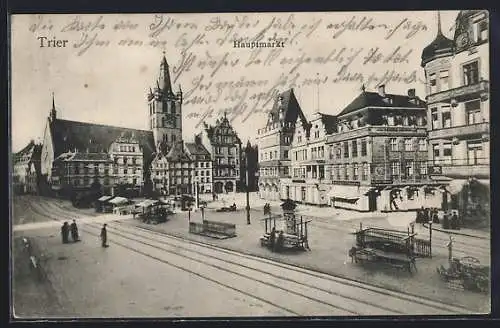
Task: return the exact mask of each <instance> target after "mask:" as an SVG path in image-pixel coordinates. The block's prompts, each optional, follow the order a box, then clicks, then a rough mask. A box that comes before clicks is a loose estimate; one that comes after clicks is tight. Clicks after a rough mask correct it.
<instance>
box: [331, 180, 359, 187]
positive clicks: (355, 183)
mask: <svg viewBox="0 0 500 328" xmlns="http://www.w3.org/2000/svg"><path fill="white" fill-rule="evenodd" d="M332 182H333V184H336V185H343V186H359V185H360V183H359V181H341V180H338V181H337V180H333V181H332Z"/></svg>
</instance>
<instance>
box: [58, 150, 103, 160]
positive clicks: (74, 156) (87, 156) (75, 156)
mask: <svg viewBox="0 0 500 328" xmlns="http://www.w3.org/2000/svg"><path fill="white" fill-rule="evenodd" d="M56 160H62V161H91V162H109V161H111V156H110V155H109V154H108V153H80V152H76V153H63V154H61V155H59V156H58V157H57V158H56Z"/></svg>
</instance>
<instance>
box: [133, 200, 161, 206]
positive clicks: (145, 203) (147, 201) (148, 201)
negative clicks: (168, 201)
mask: <svg viewBox="0 0 500 328" xmlns="http://www.w3.org/2000/svg"><path fill="white" fill-rule="evenodd" d="M156 203H158V201H157V200H153V199H146V200H144V201H142V202H140V203H139V204H137V205H136V206H139V207H149V206H151V205H154V204H156Z"/></svg>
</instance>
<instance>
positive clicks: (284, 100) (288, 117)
mask: <svg viewBox="0 0 500 328" xmlns="http://www.w3.org/2000/svg"><path fill="white" fill-rule="evenodd" d="M280 98H281V101H280ZM280 102H281V104H280ZM281 109H283V118H284V122H291V123H295V122H296V121H297V118H298V117H300V120H301V121H302V123H303V124H307V119H306V117H305V115H304V113H303V112H302V108H301V107H300V105H299V102H298V100H297V98H296V97H295V94H294V92H293V89H289V90H287V91H284V92H282V93H281V94H279V95H278V97H277V98H276V100H275V102H274V104H273V108H272V109H271V111H270V112H269V114H270V115H271V114H272V117H273V119H272V120H269V121H268V125H270V124H273V123H277V122H279V117H280V115H279V113H280V110H281Z"/></svg>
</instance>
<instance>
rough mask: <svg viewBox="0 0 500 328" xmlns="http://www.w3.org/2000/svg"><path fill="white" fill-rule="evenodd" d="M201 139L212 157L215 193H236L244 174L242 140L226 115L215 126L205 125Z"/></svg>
mask: <svg viewBox="0 0 500 328" xmlns="http://www.w3.org/2000/svg"><path fill="white" fill-rule="evenodd" d="M200 138H201V143H202V144H203V145H204V146H205V148H206V149H208V151H209V152H210V154H211V157H212V158H211V159H212V181H213V189H212V190H213V192H215V193H218V194H220V193H230V192H236V191H237V189H239V186H240V181H241V174H242V163H241V140H240V138H239V137H238V134H237V133H236V131H235V130H234V129H233V127H232V126H231V123H229V120H228V119H227V117H226V115H224V117H222V118H218V119H217V120H216V122H215V125H213V126H212V125H208V124H206V123H204V128H203V131H202V133H201V135H200Z"/></svg>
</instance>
